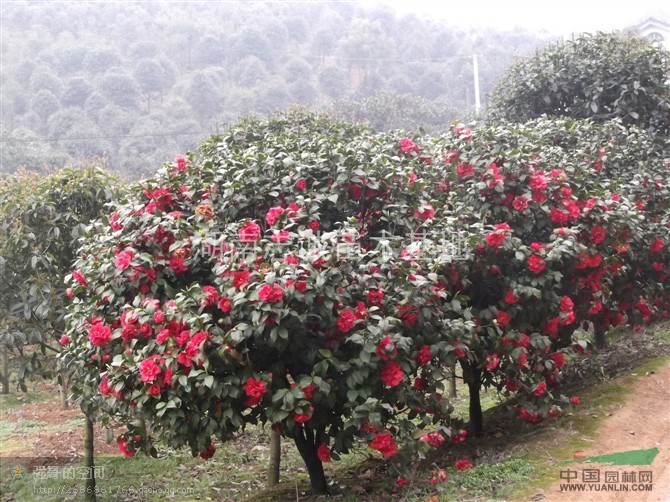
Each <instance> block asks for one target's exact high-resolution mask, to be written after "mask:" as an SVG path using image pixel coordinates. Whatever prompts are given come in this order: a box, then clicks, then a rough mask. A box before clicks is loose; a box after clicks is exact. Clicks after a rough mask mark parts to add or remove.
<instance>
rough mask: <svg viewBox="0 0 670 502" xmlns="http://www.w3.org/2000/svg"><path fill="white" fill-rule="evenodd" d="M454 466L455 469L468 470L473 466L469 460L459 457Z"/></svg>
mask: <svg viewBox="0 0 670 502" xmlns="http://www.w3.org/2000/svg"><path fill="white" fill-rule="evenodd" d="M455 467H456V470H457V471H469V470H470V469H472V467H473V466H472V464H471V463H470V461H469V460H467V459H461V460H457V461H456V465H455Z"/></svg>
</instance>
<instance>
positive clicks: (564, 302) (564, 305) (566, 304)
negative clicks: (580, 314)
mask: <svg viewBox="0 0 670 502" xmlns="http://www.w3.org/2000/svg"><path fill="white" fill-rule="evenodd" d="M574 308H575V304H574V302H573V301H572V300H571V299H570V297H569V296H564V297H563V298H561V312H572V309H574Z"/></svg>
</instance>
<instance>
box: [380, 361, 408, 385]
mask: <svg viewBox="0 0 670 502" xmlns="http://www.w3.org/2000/svg"><path fill="white" fill-rule="evenodd" d="M380 376H381V379H382V382H384V385H388V386H389V387H395V386H396V385H399V384H400V382H402V381H403V379H404V378H405V374H404V373H403V371H402V366H400V364H399V363H397V362H395V361H389V362H387V363H386V364H385V365H384V368H382V371H381V374H380Z"/></svg>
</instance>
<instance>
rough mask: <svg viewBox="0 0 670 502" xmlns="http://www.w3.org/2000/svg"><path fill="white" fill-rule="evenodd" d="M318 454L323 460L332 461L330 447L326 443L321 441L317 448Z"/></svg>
mask: <svg viewBox="0 0 670 502" xmlns="http://www.w3.org/2000/svg"><path fill="white" fill-rule="evenodd" d="M316 455H317V456H318V457H319V460H321V462H330V449H329V448H328V445H327V444H326V443H321V444H320V445H319V447H318V448H317V450H316Z"/></svg>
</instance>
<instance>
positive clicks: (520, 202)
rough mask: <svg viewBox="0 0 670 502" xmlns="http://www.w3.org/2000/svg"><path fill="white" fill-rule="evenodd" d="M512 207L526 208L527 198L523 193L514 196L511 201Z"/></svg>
mask: <svg viewBox="0 0 670 502" xmlns="http://www.w3.org/2000/svg"><path fill="white" fill-rule="evenodd" d="M512 207H513V208H514V209H516V210H517V211H524V210H525V209H528V199H527V198H526V197H524V196H523V195H519V196H517V197H514V200H513V201H512Z"/></svg>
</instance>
